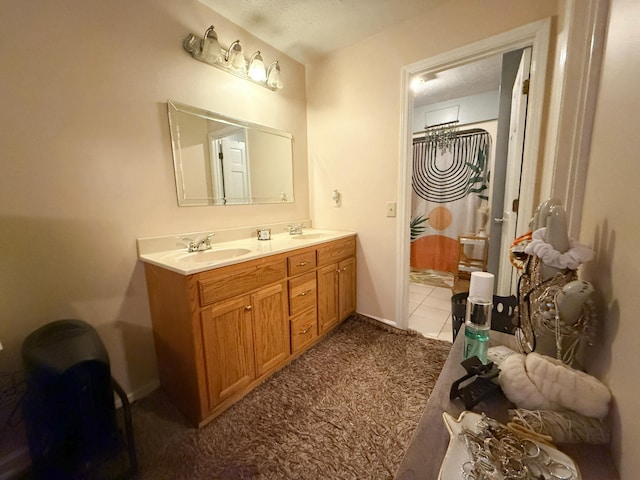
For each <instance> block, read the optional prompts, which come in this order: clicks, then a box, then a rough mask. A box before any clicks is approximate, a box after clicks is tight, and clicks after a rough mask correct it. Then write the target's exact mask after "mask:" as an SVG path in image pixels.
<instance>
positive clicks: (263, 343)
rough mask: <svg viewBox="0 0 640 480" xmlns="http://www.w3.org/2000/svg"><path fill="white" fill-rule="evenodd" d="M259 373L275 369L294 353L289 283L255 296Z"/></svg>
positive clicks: (255, 336)
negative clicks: (291, 334) (289, 313)
mask: <svg viewBox="0 0 640 480" xmlns="http://www.w3.org/2000/svg"><path fill="white" fill-rule="evenodd" d="M251 305H252V308H253V342H254V345H255V361H256V376H258V377H259V376H260V375H262V374H264V373H267V372H268V371H270V370H273V369H274V368H275V367H277V366H278V365H280V364H282V362H284V361H285V360H286V359H287V358H288V357H289V355H290V353H291V347H290V335H289V315H288V306H287V288H286V283H279V284H277V285H272V286H271V287H267V288H263V289H262V290H259V291H257V292H256V293H254V294H253V295H251Z"/></svg>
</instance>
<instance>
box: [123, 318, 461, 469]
mask: <svg viewBox="0 0 640 480" xmlns="http://www.w3.org/2000/svg"><path fill="white" fill-rule="evenodd" d="M450 347H451V344H448V343H446V342H441V341H437V340H431V339H427V338H424V337H422V336H420V335H412V334H406V333H404V332H399V331H395V330H393V331H391V329H388V328H383V327H381V326H379V324H375V322H373V321H372V320H370V319H367V318H365V317H361V316H358V315H355V316H352V317H351V318H349V319H348V320H346V321H345V322H344V323H343V324H342V325H340V326H339V327H338V328H337V329H336V330H335V331H334V332H332V333H331V334H329V335H328V336H327V337H326V338H325V339H324V340H322V341H321V342H319V343H318V344H317V345H315V346H314V347H313V348H311V349H310V350H309V351H307V352H306V353H305V354H304V355H302V356H301V357H299V358H298V359H296V360H295V361H293V362H292V363H291V364H289V365H288V366H287V367H285V368H283V369H282V370H281V371H279V372H277V373H276V374H274V375H273V376H272V377H270V378H269V379H268V380H266V381H265V382H264V383H263V384H261V385H260V386H259V387H257V388H256V389H255V390H253V391H252V392H251V393H249V394H248V395H247V396H246V397H245V398H243V399H242V400H241V401H239V402H238V403H236V404H235V405H234V406H233V407H231V408H230V409H229V410H227V411H226V412H225V413H223V414H222V415H221V416H220V417H218V418H217V419H215V420H214V421H213V422H211V423H210V424H208V425H207V426H205V427H204V428H202V429H200V430H198V429H195V428H192V427H190V426H189V425H188V424H187V423H186V420H185V419H184V418H183V417H182V415H181V414H180V413H179V412H178V411H177V410H176V409H175V408H174V407H173V406H172V405H171V403H170V402H169V401H168V400H167V398H166V397H165V396H164V395H163V394H162V392H161V391H160V390H158V391H156V392H154V393H153V394H151V395H149V396H148V397H146V398H144V399H142V400H140V401H138V402H136V403H135V404H134V405H133V406H132V415H133V422H134V433H135V439H136V447H137V453H138V455H137V456H138V463H139V475H138V477H137V478H138V479H139V480H151V479H153V480H161V479H171V480H179V479H185V480H186V479H189V480H200V479H202V480H205V479H206V480H223V479H224V480H226V479H229V480H236V479H265V480H266V479H278V480H284V479H300V480H305V479H309V480H311V479H313V480H316V479H320V478H322V479H327V480H331V479H367V480H375V479H391V478H393V476H394V474H395V472H396V470H397V468H398V466H399V464H400V462H401V460H402V458H403V455H404V452H405V450H406V447H407V445H408V443H409V441H410V440H411V438H412V435H413V432H414V430H415V428H416V425H417V422H418V420H419V419H420V417H421V415H422V412H423V410H424V407H425V405H426V402H427V398H428V396H429V394H430V392H431V390H432V388H433V386H434V385H435V382H436V379H437V377H438V374H439V372H440V370H441V368H442V366H443V365H444V361H445V359H446V357H447V355H448V353H449V349H450Z"/></svg>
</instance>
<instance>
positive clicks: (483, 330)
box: [463, 272, 493, 364]
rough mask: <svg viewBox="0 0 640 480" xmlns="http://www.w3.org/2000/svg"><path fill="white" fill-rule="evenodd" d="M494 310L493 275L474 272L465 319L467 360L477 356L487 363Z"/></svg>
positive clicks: (465, 353)
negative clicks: (492, 311) (492, 312)
mask: <svg viewBox="0 0 640 480" xmlns="http://www.w3.org/2000/svg"><path fill="white" fill-rule="evenodd" d="M492 309H493V274H492V273H487V272H472V273H471V281H470V282H469V296H468V297H467V310H466V313H465V319H464V325H465V326H464V351H463V357H464V358H465V359H467V358H469V357H473V356H476V357H478V358H479V359H480V361H481V362H482V363H484V364H486V363H487V350H488V348H489V331H490V330H491V310H492Z"/></svg>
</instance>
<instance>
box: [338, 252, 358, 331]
mask: <svg viewBox="0 0 640 480" xmlns="http://www.w3.org/2000/svg"><path fill="white" fill-rule="evenodd" d="M338 272H339V273H338V318H339V319H340V320H344V319H345V318H347V317H348V316H349V315H351V314H352V313H353V312H355V311H356V259H355V258H347V259H346V260H343V261H342V262H340V263H339V264H338Z"/></svg>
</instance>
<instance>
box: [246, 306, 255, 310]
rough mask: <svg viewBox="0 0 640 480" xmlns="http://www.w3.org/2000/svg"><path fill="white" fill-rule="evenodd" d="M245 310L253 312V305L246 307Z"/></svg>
mask: <svg viewBox="0 0 640 480" xmlns="http://www.w3.org/2000/svg"><path fill="white" fill-rule="evenodd" d="M244 309H245V310H252V309H253V307H252V306H251V305H247V306H246V307H244Z"/></svg>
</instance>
